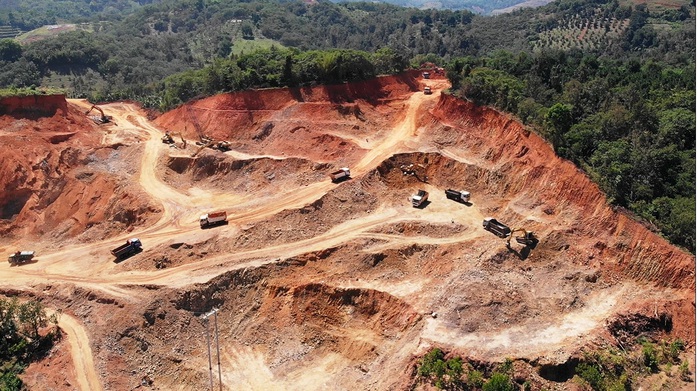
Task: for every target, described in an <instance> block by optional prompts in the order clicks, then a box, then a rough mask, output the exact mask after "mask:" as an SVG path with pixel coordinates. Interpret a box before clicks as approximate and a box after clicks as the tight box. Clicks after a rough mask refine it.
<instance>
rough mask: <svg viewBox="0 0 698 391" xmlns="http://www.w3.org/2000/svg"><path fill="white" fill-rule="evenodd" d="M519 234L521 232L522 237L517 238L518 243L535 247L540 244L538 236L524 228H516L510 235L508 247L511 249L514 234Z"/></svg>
mask: <svg viewBox="0 0 698 391" xmlns="http://www.w3.org/2000/svg"><path fill="white" fill-rule="evenodd" d="M517 232H521V235H519V236H516V237H515V238H516V243H519V244H523V245H524V246H529V247H531V246H535V245H536V244H537V243H538V238H537V237H536V234H534V233H533V232H531V231H526V230H525V229H523V228H516V229H514V230H512V231H511V233H510V234H509V238H508V239H507V247H511V238H512V237H514V234H516V233H517Z"/></svg>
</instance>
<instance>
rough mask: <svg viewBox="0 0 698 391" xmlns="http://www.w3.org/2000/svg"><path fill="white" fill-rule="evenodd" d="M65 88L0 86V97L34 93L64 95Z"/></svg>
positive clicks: (32, 94) (31, 94)
mask: <svg viewBox="0 0 698 391" xmlns="http://www.w3.org/2000/svg"><path fill="white" fill-rule="evenodd" d="M64 94H65V90H61V89H58V88H43V87H42V88H35V87H23V88H15V87H10V88H0V98H8V97H11V96H34V95H64Z"/></svg>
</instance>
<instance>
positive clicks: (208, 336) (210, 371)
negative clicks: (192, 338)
mask: <svg viewBox="0 0 698 391" xmlns="http://www.w3.org/2000/svg"><path fill="white" fill-rule="evenodd" d="M204 319H205V320H206V347H207V348H208V379H209V383H210V390H211V391H213V366H212V365H211V333H209V331H208V317H204Z"/></svg>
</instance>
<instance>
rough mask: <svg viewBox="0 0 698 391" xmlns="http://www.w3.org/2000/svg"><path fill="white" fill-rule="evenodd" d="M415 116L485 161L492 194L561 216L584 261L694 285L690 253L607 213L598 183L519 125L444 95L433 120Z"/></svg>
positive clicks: (440, 141)
mask: <svg viewBox="0 0 698 391" xmlns="http://www.w3.org/2000/svg"><path fill="white" fill-rule="evenodd" d="M423 121H424V125H425V126H428V127H434V128H435V129H434V131H433V136H432V137H433V140H434V142H435V143H436V144H437V145H439V146H440V147H443V148H447V147H449V146H452V145H457V146H458V148H461V149H467V150H468V151H469V154H470V155H471V156H472V155H473V154H474V155H475V156H476V158H477V159H479V160H481V161H482V162H486V164H485V165H483V166H489V167H495V168H496V172H495V171H490V170H487V171H486V172H483V173H482V174H483V175H484V176H485V177H484V178H481V181H480V182H482V181H484V182H485V183H486V184H487V185H488V186H489V188H490V189H489V190H490V192H491V193H492V194H494V195H496V196H499V197H502V198H509V199H512V200H514V202H515V203H518V204H520V205H521V206H522V207H523V209H524V211H525V210H526V209H528V210H530V211H532V210H534V209H536V208H543V209H544V212H545V213H546V214H554V215H556V216H557V217H556V219H558V220H559V222H565V221H569V226H570V228H569V229H568V230H566V231H565V232H563V234H564V235H565V236H567V237H568V238H569V241H570V242H579V241H582V242H584V243H587V244H588V245H589V253H588V255H587V256H588V261H589V263H592V264H599V266H601V267H602V268H603V270H605V271H606V272H607V273H610V274H613V273H622V274H623V275H625V276H628V277H631V278H633V279H636V280H640V281H651V282H653V283H655V284H657V285H660V286H666V287H675V288H689V287H692V286H694V285H695V282H696V280H695V273H694V270H695V258H694V257H693V256H692V255H691V254H689V253H687V252H684V251H681V250H680V249H678V248H676V247H675V246H672V245H671V244H669V243H668V242H667V241H666V240H664V239H662V238H661V237H659V236H658V235H656V234H653V233H652V232H650V231H649V230H648V229H647V228H645V227H644V226H643V225H642V224H640V223H638V222H636V221H634V220H633V219H631V218H630V217H628V215H626V214H623V213H621V212H618V211H615V210H614V209H613V208H612V207H610V206H609V205H608V204H607V201H606V198H605V196H604V194H603V193H602V192H601V191H600V190H599V188H598V186H596V185H595V184H594V183H593V182H591V180H590V179H589V178H588V177H587V176H586V175H584V174H583V173H582V172H581V171H580V170H579V169H578V168H576V167H575V166H574V165H573V164H572V163H570V162H569V161H566V160H563V159H561V158H559V157H558V156H556V155H555V153H554V151H553V150H552V148H551V146H550V145H549V144H548V143H547V142H546V141H545V140H543V139H542V138H541V137H539V136H538V135H536V134H535V133H532V132H530V131H528V130H527V129H525V128H524V127H523V125H521V124H520V123H518V122H516V121H513V120H512V119H510V118H507V117H506V116H504V115H502V114H501V113H498V112H496V111H494V110H492V109H489V108H485V107H477V106H475V105H473V104H471V103H469V102H465V101H461V100H458V99H456V98H453V97H451V96H449V95H442V97H441V100H440V102H439V104H438V106H437V107H436V108H435V110H433V117H431V118H430V116H429V115H427V116H426V117H425V118H424V119H423ZM442 123H443V124H447V126H443V125H442ZM448 125H451V126H452V127H449V126H448ZM463 129H464V130H465V131H463ZM546 210H547V211H546ZM548 212H549V213H548ZM522 217H523V216H522Z"/></svg>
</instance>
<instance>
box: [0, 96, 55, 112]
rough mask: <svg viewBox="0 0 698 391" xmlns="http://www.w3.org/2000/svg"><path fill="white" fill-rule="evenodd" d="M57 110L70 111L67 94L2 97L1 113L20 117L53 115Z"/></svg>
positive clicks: (0, 100) (0, 103) (0, 99)
mask: <svg viewBox="0 0 698 391" xmlns="http://www.w3.org/2000/svg"><path fill="white" fill-rule="evenodd" d="M57 111H61V112H62V114H63V115H66V114H67V112H68V104H67V102H66V101H65V95H62V94H57V95H30V96H10V97H6V98H0V115H5V114H14V115H16V116H18V117H26V116H30V115H33V116H53V115H54V114H55V113H56V112H57Z"/></svg>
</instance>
